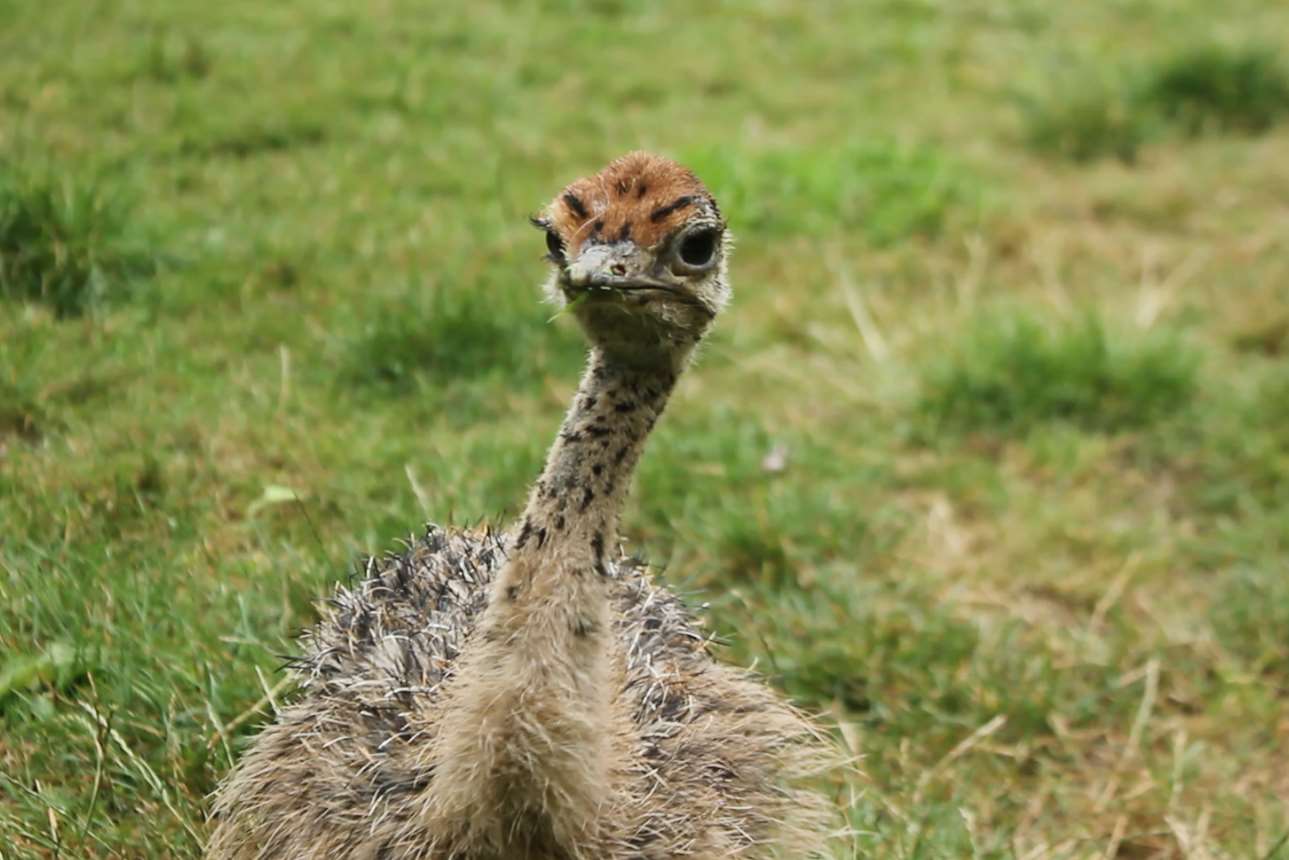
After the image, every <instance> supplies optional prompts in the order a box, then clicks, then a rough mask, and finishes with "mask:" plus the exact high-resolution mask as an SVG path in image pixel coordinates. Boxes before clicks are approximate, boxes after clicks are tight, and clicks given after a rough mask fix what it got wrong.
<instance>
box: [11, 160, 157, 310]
mask: <svg viewBox="0 0 1289 860" xmlns="http://www.w3.org/2000/svg"><path fill="white" fill-rule="evenodd" d="M156 268H157V261H156V259H155V258H154V257H153V256H152V255H151V254H149V253H148V251H147V249H146V245H145V243H144V242H143V241H142V239H140V238H139V237H138V236H137V235H136V233H135V231H134V225H133V223H132V221H131V218H130V211H129V208H128V206H127V205H126V204H125V203H124V202H123V201H122V199H121V198H119V197H117V196H115V195H114V194H112V193H111V192H110V191H109V190H107V189H106V188H104V187H103V186H102V185H100V184H98V183H95V182H87V181H82V180H77V179H75V178H72V177H70V176H65V175H64V176H59V175H56V174H54V173H51V172H49V171H46V170H40V169H30V168H24V167H20V166H18V165H14V164H12V163H4V162H0V299H3V300H8V301H26V302H39V303H41V304H45V305H47V306H49V307H50V308H51V309H52V310H53V311H54V313H55V314H57V315H58V316H60V317H71V316H79V315H81V314H84V313H86V312H88V311H90V310H92V309H93V308H95V307H97V306H99V305H101V304H104V303H106V302H109V301H112V300H116V299H120V298H122V297H124V296H125V295H127V294H128V293H129V292H130V289H131V287H132V285H133V284H134V282H135V281H137V280H138V279H141V278H145V277H148V276H150V275H152V274H153V273H154V272H155V271H156Z"/></svg>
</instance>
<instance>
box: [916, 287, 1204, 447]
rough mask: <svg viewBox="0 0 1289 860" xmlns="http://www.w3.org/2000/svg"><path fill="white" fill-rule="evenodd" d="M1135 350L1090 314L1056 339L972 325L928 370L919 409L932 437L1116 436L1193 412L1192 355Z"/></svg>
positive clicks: (1002, 326) (1177, 346) (1154, 340)
mask: <svg viewBox="0 0 1289 860" xmlns="http://www.w3.org/2000/svg"><path fill="white" fill-rule="evenodd" d="M1140 341H1141V342H1137V343H1134V342H1133V340H1132V338H1131V336H1130V335H1128V336H1124V335H1111V334H1110V333H1108V332H1107V331H1106V326H1105V323H1104V322H1103V321H1102V320H1101V318H1100V317H1099V316H1097V315H1096V314H1095V313H1091V314H1088V315H1086V316H1084V317H1083V318H1082V319H1080V320H1077V321H1075V322H1072V323H1070V322H1067V323H1065V324H1063V325H1061V326H1060V327H1058V328H1056V330H1054V331H1049V330H1047V329H1045V328H1044V327H1043V326H1042V324H1040V323H1039V322H1038V321H1036V320H1035V319H1033V318H1030V317H1025V316H1008V315H1007V314H1006V313H1005V312H1004V313H1002V314H1000V315H996V316H989V317H986V318H983V319H982V320H980V321H978V322H976V323H975V324H974V325H973V326H972V328H971V330H970V331H969V334H968V337H967V338H966V339H965V342H964V343H962V344H961V345H960V346H959V347H958V349H957V350H956V352H955V353H954V354H953V355H952V356H951V357H948V358H946V359H944V360H942V361H939V362H936V363H935V364H933V365H931V366H930V367H929V368H928V369H927V371H926V373H925V378H924V379H923V381H922V393H921V398H920V401H919V404H918V405H919V410H920V411H921V412H922V414H923V415H924V416H925V418H926V419H927V421H928V422H929V425H930V426H929V429H928V431H927V432H928V433H930V434H931V435H936V434H939V433H943V432H945V431H947V430H954V429H957V430H965V431H969V432H970V431H986V432H987V431H1000V432H1004V433H1008V432H1021V433H1023V432H1025V431H1026V430H1027V429H1029V428H1030V427H1032V426H1034V425H1035V424H1039V423H1043V422H1070V423H1074V424H1076V425H1078V426H1079V427H1081V428H1083V429H1085V430H1091V431H1110V432H1113V431H1119V430H1127V429H1132V428H1134V427H1139V426H1144V425H1148V424H1150V423H1152V422H1154V421H1156V420H1158V419H1159V418H1161V417H1165V416H1168V415H1170V414H1173V413H1176V412H1178V411H1180V410H1181V409H1183V408H1184V407H1186V406H1187V405H1189V403H1190V402H1191V399H1192V396H1193V394H1194V392H1195V388H1196V375H1197V366H1198V359H1197V356H1196V354H1195V353H1194V352H1193V351H1192V350H1190V349H1189V348H1188V347H1186V346H1185V345H1184V344H1182V343H1181V342H1180V341H1178V340H1177V339H1176V338H1167V337H1160V336H1157V335H1155V336H1151V337H1147V338H1141V339H1140Z"/></svg>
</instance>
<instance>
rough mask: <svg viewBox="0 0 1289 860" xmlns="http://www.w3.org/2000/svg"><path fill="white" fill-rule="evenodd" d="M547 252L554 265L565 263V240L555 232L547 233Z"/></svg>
mask: <svg viewBox="0 0 1289 860" xmlns="http://www.w3.org/2000/svg"><path fill="white" fill-rule="evenodd" d="M546 250H547V251H548V252H549V259H550V261H551V262H552V263H561V264H562V263H563V262H564V240H563V239H561V238H560V237H559V234H558V233H556V232H555V231H554V230H547V231H546Z"/></svg>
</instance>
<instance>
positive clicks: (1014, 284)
mask: <svg viewBox="0 0 1289 860" xmlns="http://www.w3.org/2000/svg"><path fill="white" fill-rule="evenodd" d="M1287 33H1289V5H1287V4H1285V3H1281V2H1273V0H1263V2H1257V0H1228V2H1225V3H1222V4H1213V3H1210V2H1207V0H1085V2H1081V3H1077V4H1074V3H1071V4H1058V3H1050V2H1046V0H1012V2H1002V0H993V2H987V0H953V2H951V0H872V2H866V3H841V2H817V3H814V2H812V3H797V2H788V0H748V2H732V0H731V2H712V3H702V4H692V3H678V2H677V3H631V2H625V0H565V2H554V0H551V2H541V3H538V2H514V3H484V2H480V3H472V4H464V3H460V4H458V3H432V4H431V3H412V2H405V0H379V2H371V3H366V4H353V3H342V2H336V0H291V2H281V3H272V4H265V3H260V2H252V0H226V2H223V3H218V4H208V3H189V2H178V0H172V2H164V3H144V2H129V0H103V2H94V3H71V2H62V3H49V2H44V3H39V2H32V0H6V2H3V3H0V524H2V525H0V856H3V857H6V858H7V857H28V856H66V857H73V856H75V857H79V856H128V857H162V856H167V857H168V856H193V855H194V854H195V853H196V852H197V850H198V846H199V844H200V841H201V840H202V838H203V836H204V833H205V825H204V823H203V816H204V812H205V806H206V804H205V796H206V794H207V793H208V792H209V791H211V790H212V788H213V787H214V786H215V784H216V782H217V780H218V779H219V778H220V776H221V775H222V774H223V773H225V772H226V771H227V769H228V768H229V765H230V762H231V761H232V760H233V759H234V757H235V756H236V753H237V750H238V749H239V746H240V745H241V744H242V743H243V742H244V740H245V738H246V737H247V736H248V735H249V734H250V733H251V732H253V731H254V729H255V727H256V725H258V724H259V723H261V722H262V721H263V720H265V719H266V716H265V714H264V713H263V711H264V710H265V708H264V700H266V699H267V698H269V696H266V691H269V692H271V693H272V697H273V698H281V697H283V696H287V695H289V690H287V689H285V688H284V687H282V686H281V684H280V682H279V678H280V677H281V676H280V674H278V666H279V665H280V659H281V655H283V654H288V653H290V652H291V651H292V649H293V647H294V646H293V645H292V642H291V638H292V636H293V635H294V634H295V633H296V632H297V631H299V630H300V629H301V628H302V627H305V626H307V625H309V624H310V623H312V622H313V621H314V620H315V619H316V618H317V610H316V609H315V605H316V603H317V601H319V600H320V599H323V598H325V596H326V595H327V594H328V593H329V592H330V590H331V588H332V587H333V585H334V584H335V583H336V582H337V581H340V580H342V579H343V578H344V577H345V575H346V571H347V570H349V569H350V568H351V566H352V564H353V562H354V559H355V558H356V557H358V556H359V555H360V554H362V553H367V552H379V551H383V550H385V549H388V548H390V547H391V546H393V544H394V541H395V539H396V538H398V537H400V536H405V535H406V534H407V533H408V532H409V531H412V530H417V529H418V528H419V523H421V522H423V521H424V520H426V519H429V520H433V521H436V522H439V523H455V524H472V523H477V522H480V521H492V522H504V521H505V518H506V517H507V516H510V515H512V514H513V513H514V512H515V511H516V509H517V507H518V506H519V505H520V504H521V500H522V498H523V494H524V490H525V487H526V485H527V483H528V481H529V480H530V479H531V478H532V477H533V476H534V475H535V474H536V471H537V469H538V467H539V465H540V462H541V459H542V456H543V453H544V451H545V449H546V446H547V444H548V443H549V441H550V439H551V437H552V435H553V433H554V431H555V428H556V426H557V424H558V421H559V417H560V415H561V412H562V409H563V406H564V403H565V401H566V399H567V398H568V397H569V395H570V394H571V392H572V390H573V387H574V384H575V381H576V376H577V371H578V368H579V367H580V364H581V360H582V354H581V341H580V339H579V337H578V335H577V333H576V332H575V331H574V330H573V326H572V324H571V323H570V322H569V320H567V319H558V320H555V321H553V322H549V318H550V316H551V313H552V312H551V309H550V308H549V307H544V306H542V305H540V304H539V290H538V285H539V283H540V281H541V280H542V279H543V278H544V277H545V273H546V267H545V264H544V263H542V262H541V261H540V257H541V256H542V254H543V252H544V246H543V241H542V236H541V235H540V233H537V232H535V231H533V230H532V229H531V228H530V227H529V226H528V224H527V221H526V219H527V216H528V215H529V214H531V213H533V212H535V211H536V210H537V209H538V208H539V207H540V206H541V205H542V204H543V203H544V202H545V201H546V200H548V199H550V198H551V197H552V196H553V195H554V194H555V192H556V191H557V190H558V189H559V188H561V187H562V186H563V185H564V184H565V183H566V182H568V181H570V180H572V179H573V178H576V177H578V176H580V175H583V174H585V173H588V172H591V171H593V170H596V169H598V168H599V167H600V166H601V165H602V164H603V163H604V162H606V161H607V160H609V159H610V158H612V157H614V156H617V155H619V154H621V153H623V152H625V151H627V150H630V149H634V148H639V147H643V148H649V149H655V150H658V151H660V152H662V153H664V154H666V155H669V156H671V157H674V158H677V159H679V160H682V161H684V162H686V163H688V164H690V165H691V166H693V167H694V169H695V170H696V171H697V172H698V173H699V174H700V175H701V176H702V177H703V178H705V179H706V180H707V182H708V183H709V185H710V186H711V188H712V190H713V191H714V192H715V194H716V196H717V198H718V199H719V200H720V202H721V204H722V207H723V209H724V211H725V212H726V214H727V215H728V217H729V220H730V223H731V225H732V229H733V230H734V231H735V233H736V236H737V238H738V249H737V253H736V255H735V258H734V263H733V269H732V273H731V274H732V278H733V282H734V286H735V291H736V298H735V302H734V304H733V305H732V307H731V308H730V310H729V311H728V312H727V313H726V314H725V315H724V317H723V318H722V320H721V321H720V324H719V325H718V327H717V330H716V333H715V334H714V335H713V338H712V339H711V343H710V345H709V347H708V348H707V349H706V350H705V353H704V355H703V358H702V361H701V363H700V366H699V367H698V368H697V369H696V370H695V372H694V373H692V374H690V375H689V376H688V377H687V378H686V379H685V381H684V383H683V384H682V386H681V387H680V390H679V392H678V394H677V397H676V399H675V400H673V404H672V408H671V411H670V414H669V416H668V418H667V420H666V421H665V422H664V423H663V425H662V426H661V427H660V429H659V432H658V433H657V434H656V435H655V437H654V440H653V442H652V447H651V450H650V452H649V454H648V455H647V456H646V458H645V462H644V464H643V468H642V473H641V474H640V476H639V478H638V481H637V484H636V488H635V491H634V494H633V500H632V502H631V506H630V510H629V513H628V516H627V521H626V531H627V534H628V536H629V539H630V541H631V544H632V546H634V547H637V548H639V549H640V550H641V551H642V552H643V553H644V554H646V555H647V556H648V557H650V558H651V559H653V560H654V561H656V562H658V563H660V564H662V565H665V572H664V574H663V576H664V578H665V579H666V580H667V581H668V582H670V583H671V584H672V585H674V586H675V587H676V588H678V589H680V590H682V591H684V592H685V593H687V594H689V595H691V596H692V599H693V600H695V601H697V602H708V603H710V616H711V628H712V629H713V630H714V631H715V632H716V633H717V634H719V635H720V636H722V637H723V638H724V639H725V640H726V641H727V642H728V647H727V648H726V649H725V655H726V657H727V658H728V659H731V660H734V661H737V662H741V663H744V664H749V665H750V664H755V665H756V666H757V668H758V669H759V670H760V671H761V672H763V673H765V674H766V675H767V676H769V677H770V678H771V679H772V680H773V682H774V683H775V684H777V685H779V686H780V687H782V688H783V689H785V690H787V691H788V692H789V693H790V694H791V695H792V696H794V697H796V699H797V700H798V701H799V702H801V703H802V704H803V705H804V706H805V707H807V708H809V709H811V710H814V711H818V712H825V713H826V714H827V715H828V717H827V719H828V720H829V721H830V724H831V725H833V726H835V727H838V728H837V733H838V736H839V737H840V738H841V739H842V741H843V742H844V743H845V744H847V745H848V746H849V747H850V749H851V750H852V751H853V752H854V753H855V754H856V755H862V756H863V759H862V763H861V766H862V769H863V771H864V772H863V774H861V775H854V776H845V775H838V776H837V777H836V779H835V780H834V781H833V784H832V785H830V786H829V787H828V788H829V790H830V791H831V792H832V794H833V795H834V796H835V797H836V798H837V802H838V804H839V805H840V806H841V807H842V808H843V809H844V810H845V812H846V814H847V816H848V817H849V820H850V822H851V824H852V825H853V827H854V828H855V830H856V836H855V838H854V845H853V846H851V847H848V848H844V849H839V851H841V852H842V853H843V854H844V855H845V856H850V855H852V854H853V855H854V856H866V857H876V858H960V857H986V858H995V857H996V858H1004V857H1005V858H1049V857H1051V858H1057V857H1060V858H1085V857H1086V858H1091V857H1106V858H1109V857H1131V858H1172V857H1179V858H1180V857H1185V858H1224V857H1258V858H1278V857H1289V845H1287V843H1286V838H1287V837H1286V834H1289V767H1286V759H1285V750H1286V749H1289V704H1287V703H1289V244H1287V237H1289V60H1287V58H1286V56H1285V52H1284V50H1283V49H1284V47H1285V34H1287ZM257 703H260V709H259V710H257V709H256V704H257Z"/></svg>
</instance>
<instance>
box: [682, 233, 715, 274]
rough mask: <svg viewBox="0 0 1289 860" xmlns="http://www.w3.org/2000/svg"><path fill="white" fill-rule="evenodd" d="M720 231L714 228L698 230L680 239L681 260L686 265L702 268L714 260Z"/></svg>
mask: <svg viewBox="0 0 1289 860" xmlns="http://www.w3.org/2000/svg"><path fill="white" fill-rule="evenodd" d="M719 239H720V233H719V232H717V231H716V230H713V229H705V230H696V231H694V232H693V233H690V234H689V235H688V236H686V237H685V238H684V239H682V240H681V241H680V260H681V262H682V263H684V264H685V265H686V266H693V267H695V268H701V267H703V266H707V265H708V264H710V263H711V262H712V258H713V257H714V256H715V255H716V245H717V242H718V241H719Z"/></svg>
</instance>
